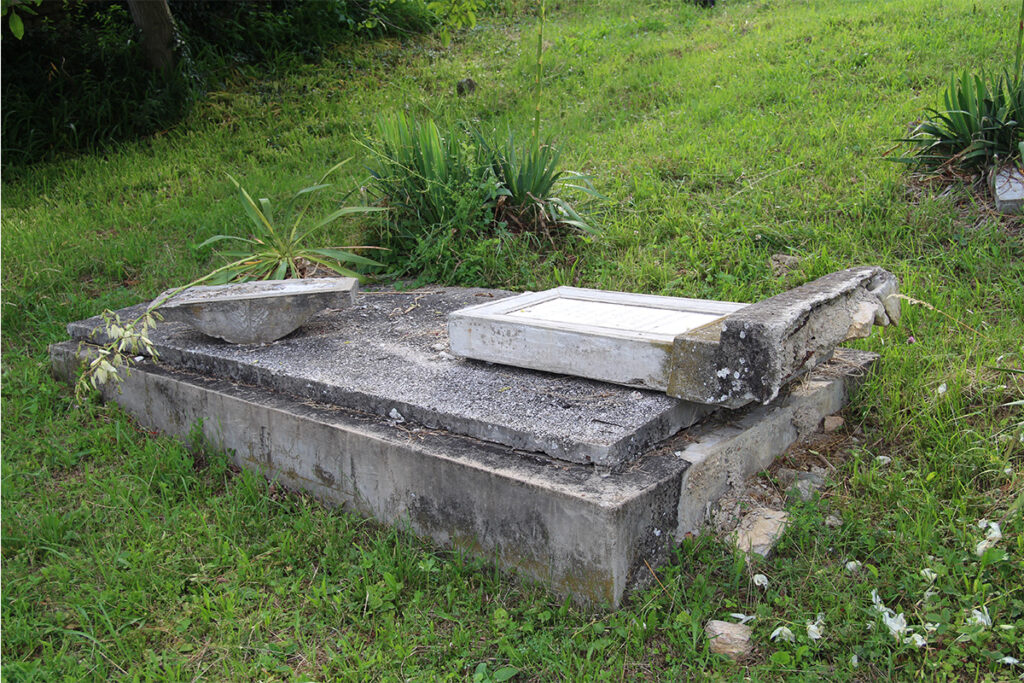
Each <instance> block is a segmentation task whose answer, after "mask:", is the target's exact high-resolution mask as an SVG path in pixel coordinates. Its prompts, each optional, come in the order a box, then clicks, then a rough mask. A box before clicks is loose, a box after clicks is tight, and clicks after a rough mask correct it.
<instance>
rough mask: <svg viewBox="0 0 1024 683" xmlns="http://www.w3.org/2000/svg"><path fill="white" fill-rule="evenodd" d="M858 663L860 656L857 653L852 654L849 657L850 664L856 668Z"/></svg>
mask: <svg viewBox="0 0 1024 683" xmlns="http://www.w3.org/2000/svg"><path fill="white" fill-rule="evenodd" d="M858 664H860V658H859V657H858V656H857V655H852V656H851V657H850V666H852V667H854V668H856V667H857V665H858Z"/></svg>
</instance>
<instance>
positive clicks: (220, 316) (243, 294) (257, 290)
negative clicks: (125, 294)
mask: <svg viewBox="0 0 1024 683" xmlns="http://www.w3.org/2000/svg"><path fill="white" fill-rule="evenodd" d="M358 289H359V281H358V280H357V279H355V278H351V277H338V278H311V279H308V280H261V281H258V282H242V283H237V284H229V285H213V286H199V287H192V288H190V289H187V290H185V291H184V292H182V293H180V294H177V295H175V296H173V297H171V298H170V299H168V300H167V301H166V302H164V303H163V304H162V305H161V306H160V308H159V312H160V314H161V315H162V316H163V318H164V320H172V321H177V322H183V323H186V324H188V325H191V326H192V327H194V328H196V329H197V330H199V331H200V332H202V333H203V334H206V335H209V336H211V337H217V338H218V339H223V340H224V341H228V342H231V343H232V344H263V343H266V342H272V341H275V340H277V339H280V338H281V337H283V336H285V335H286V334H289V333H291V332H294V331H295V330H296V329H298V328H299V326H301V325H302V324H303V323H305V322H306V321H307V320H309V319H310V318H312V317H313V316H314V315H316V314H317V313H320V312H321V311H323V310H324V309H326V308H345V307H346V306H349V305H350V304H352V303H353V302H354V301H355V296H356V291H357V290H358ZM172 291H173V290H168V291H167V292H164V293H163V294H161V295H160V296H159V297H157V298H156V299H155V300H154V303H156V302H159V301H161V300H162V299H163V298H164V297H165V296H167V295H168V294H169V293H170V292H172Z"/></svg>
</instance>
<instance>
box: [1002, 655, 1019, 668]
mask: <svg viewBox="0 0 1024 683" xmlns="http://www.w3.org/2000/svg"><path fill="white" fill-rule="evenodd" d="M996 661H997V662H999V663H1000V664H1009V665H1010V666H1017V665H1018V664H1020V660H1019V659H1017V658H1016V657H1011V656H1009V655H1007V656H1005V657H1003V658H1001V659H997V660H996Z"/></svg>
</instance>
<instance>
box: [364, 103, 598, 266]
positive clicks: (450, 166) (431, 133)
mask: <svg viewBox="0 0 1024 683" xmlns="http://www.w3.org/2000/svg"><path fill="white" fill-rule="evenodd" d="M366 148H367V149H368V150H369V152H370V154H371V157H372V162H371V163H372V166H371V171H370V173H371V178H372V180H371V192H372V193H373V194H374V195H375V196H376V197H377V198H378V199H379V200H380V201H382V202H384V203H386V204H387V206H388V207H389V208H390V209H391V211H389V215H388V218H387V220H386V222H385V223H384V224H383V226H382V227H381V229H380V235H379V236H380V240H381V243H382V245H383V246H384V247H386V248H388V249H390V250H391V253H392V257H391V259H390V261H391V263H392V265H395V266H397V267H398V268H399V270H401V271H403V272H419V273H421V274H422V275H423V276H424V277H429V278H432V279H440V280H444V281H459V282H467V279H466V276H468V275H470V274H475V273H478V271H479V267H478V266H479V265H480V263H479V258H478V257H480V258H486V254H487V253H490V252H491V251H493V249H497V250H498V251H500V250H501V249H502V248H503V247H504V246H506V245H511V244H513V243H519V245H520V246H525V245H529V247H530V248H537V247H540V246H541V245H542V244H545V243H547V244H549V245H551V246H552V247H556V248H557V247H558V246H559V245H560V244H561V243H563V242H564V241H565V239H566V238H567V237H568V236H569V235H570V234H573V233H587V232H593V229H592V228H591V227H590V226H589V225H587V223H586V222H585V221H584V220H583V219H582V218H581V217H580V215H579V214H578V213H577V212H576V211H575V210H574V209H573V208H572V206H571V205H570V204H569V203H568V202H567V201H565V200H564V199H562V198H560V197H557V196H555V192H556V190H557V188H558V187H559V185H560V184H561V183H562V181H563V180H565V179H568V178H576V179H580V180H582V181H583V182H584V183H586V178H585V177H584V176H581V175H579V174H575V173H568V172H565V171H561V170H559V168H558V161H559V152H558V150H557V149H556V148H555V147H554V146H553V145H551V144H550V143H545V144H536V143H534V144H533V145H532V146H526V147H525V148H524V147H523V146H520V145H519V144H517V142H516V139H515V136H514V135H513V134H512V133H509V135H508V138H507V139H506V141H505V143H504V145H501V146H497V145H492V144H491V143H490V142H489V141H488V140H487V138H486V137H485V135H484V134H483V133H482V132H481V131H480V130H479V129H476V128H474V127H472V126H468V125H454V126H451V127H449V128H448V129H447V130H444V131H442V130H441V129H440V128H439V127H438V125H437V124H436V123H435V122H434V121H432V120H429V119H428V120H425V121H418V120H416V119H415V118H413V117H411V116H408V115H406V114H404V113H399V114H396V115H394V116H390V117H381V118H379V119H378V120H377V124H376V138H375V139H372V140H369V141H367V142H366ZM566 186H567V187H574V188H578V189H581V190H584V191H586V192H590V193H592V194H595V193H594V191H593V189H592V188H591V187H590V186H589V184H584V185H566ZM481 245H487V246H486V247H485V252H483V253H480V252H479V249H480V246H481ZM513 248H514V247H513Z"/></svg>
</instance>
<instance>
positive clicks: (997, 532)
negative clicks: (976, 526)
mask: <svg viewBox="0 0 1024 683" xmlns="http://www.w3.org/2000/svg"><path fill="white" fill-rule="evenodd" d="M985 540H986V541H991V542H992V543H998V542H999V541H1001V540H1003V532H1002V530H1001V529H1000V528H999V522H989V523H988V533H987V534H985Z"/></svg>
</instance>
